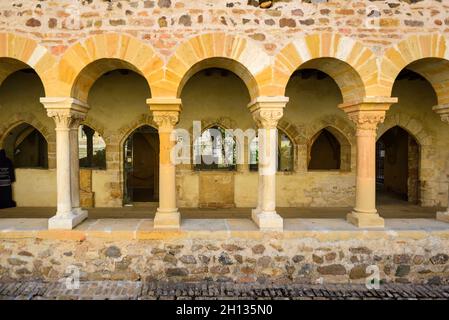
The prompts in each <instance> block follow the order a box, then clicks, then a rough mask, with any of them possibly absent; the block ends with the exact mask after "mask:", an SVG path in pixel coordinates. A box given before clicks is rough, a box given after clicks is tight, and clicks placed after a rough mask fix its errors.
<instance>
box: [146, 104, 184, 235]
mask: <svg viewBox="0 0 449 320" xmlns="http://www.w3.org/2000/svg"><path fill="white" fill-rule="evenodd" d="M147 104H148V105H149V106H150V111H151V112H152V114H153V120H154V122H155V123H156V124H157V126H158V132H159V148H160V151H159V208H158V209H157V212H156V216H155V218H154V227H155V228H165V229H167V228H170V229H173V228H174V229H178V228H179V227H180V225H181V215H180V213H179V211H178V208H177V204H176V165H175V163H174V162H173V161H172V159H171V151H172V150H173V148H174V146H175V145H176V141H172V140H171V139H170V136H171V134H172V132H173V130H174V128H175V125H176V124H177V123H178V121H179V113H180V112H181V99H177V98H152V99H148V100H147Z"/></svg>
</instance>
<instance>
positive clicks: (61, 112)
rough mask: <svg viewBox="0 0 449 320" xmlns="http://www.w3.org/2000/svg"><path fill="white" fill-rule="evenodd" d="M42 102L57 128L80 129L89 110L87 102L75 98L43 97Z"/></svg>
mask: <svg viewBox="0 0 449 320" xmlns="http://www.w3.org/2000/svg"><path fill="white" fill-rule="evenodd" d="M40 102H41V103H42V104H43V105H44V107H45V109H46V110H47V115H48V116H49V117H50V118H53V120H54V121H55V123H56V128H57V129H75V128H76V129H78V126H79V125H80V123H81V122H82V121H83V120H84V119H85V118H86V114H87V112H88V111H89V107H88V106H87V105H86V104H84V103H82V102H81V101H78V100H76V99H73V98H67V97H57V98H53V97H52V98H41V99H40Z"/></svg>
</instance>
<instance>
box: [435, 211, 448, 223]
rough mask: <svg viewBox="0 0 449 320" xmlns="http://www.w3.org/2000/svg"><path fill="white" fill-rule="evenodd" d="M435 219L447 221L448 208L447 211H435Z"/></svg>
mask: <svg viewBox="0 0 449 320" xmlns="http://www.w3.org/2000/svg"><path fill="white" fill-rule="evenodd" d="M437 220H438V221H443V222H448V223H449V209H448V210H447V211H442V212H437Z"/></svg>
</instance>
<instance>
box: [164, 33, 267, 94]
mask: <svg viewBox="0 0 449 320" xmlns="http://www.w3.org/2000/svg"><path fill="white" fill-rule="evenodd" d="M213 58H225V59H226V60H227V61H226V63H221V64H218V65H216V67H223V68H225V69H228V70H230V71H233V72H236V73H237V74H238V75H239V76H240V77H241V78H242V80H243V81H244V82H245V84H246V86H247V88H248V91H249V93H250V96H251V98H252V99H255V98H256V97H257V96H259V95H260V92H261V91H260V88H261V87H262V86H263V85H264V84H265V83H266V78H267V76H268V77H269V78H271V73H272V72H271V70H272V69H271V58H270V56H269V55H268V54H267V53H266V52H265V50H264V49H263V48H262V47H260V46H259V45H258V44H257V43H255V41H253V40H251V39H249V38H245V37H241V36H235V35H230V34H225V33H222V32H217V33H206V34H201V35H198V36H195V37H193V38H190V39H188V40H187V41H185V42H183V43H181V44H180V45H179V46H178V47H177V48H176V50H175V52H174V54H173V55H172V56H171V57H170V58H169V60H168V62H167V64H166V72H165V86H166V87H168V89H167V88H166V91H167V94H171V95H175V96H179V95H180V93H181V92H180V91H181V87H182V84H183V82H185V78H186V76H187V75H188V73H189V71H190V70H191V69H192V68H193V67H194V66H195V65H197V64H199V63H201V62H205V61H208V60H209V61H210V59H213ZM242 67H243V68H244V70H241V69H242Z"/></svg>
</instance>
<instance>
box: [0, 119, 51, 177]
mask: <svg viewBox="0 0 449 320" xmlns="http://www.w3.org/2000/svg"><path fill="white" fill-rule="evenodd" d="M21 124H28V125H30V126H32V127H33V128H35V129H36V130H37V131H39V132H40V133H41V134H42V136H43V137H44V139H45V140H46V141H47V145H48V149H47V153H48V168H49V169H54V168H56V135H55V131H54V130H53V128H51V129H49V128H48V127H46V126H45V125H44V124H42V123H41V122H40V121H38V120H36V118H35V117H34V116H33V115H32V114H29V113H16V114H14V116H12V117H11V118H9V119H8V121H7V122H6V123H3V125H1V126H0V148H2V147H3V143H4V140H5V138H6V137H7V135H8V134H9V132H11V130H13V129H14V128H16V127H17V126H19V125H21Z"/></svg>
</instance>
